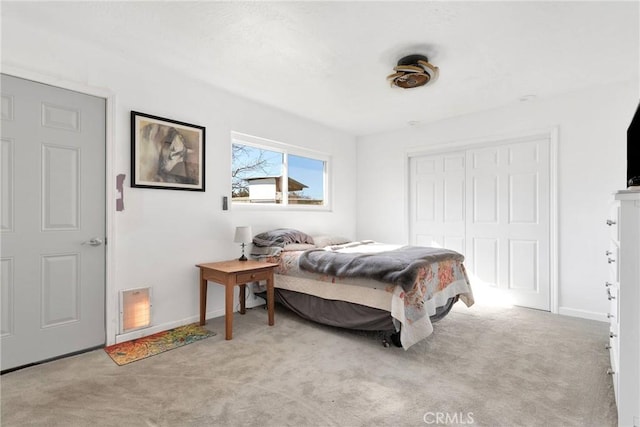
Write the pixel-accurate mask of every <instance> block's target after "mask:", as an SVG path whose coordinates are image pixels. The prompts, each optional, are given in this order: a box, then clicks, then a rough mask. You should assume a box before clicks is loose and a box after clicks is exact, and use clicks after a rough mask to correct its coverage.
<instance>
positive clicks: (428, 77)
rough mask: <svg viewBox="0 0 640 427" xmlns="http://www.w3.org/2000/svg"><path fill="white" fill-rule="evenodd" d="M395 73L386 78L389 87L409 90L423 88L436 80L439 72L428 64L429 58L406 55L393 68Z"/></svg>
mask: <svg viewBox="0 0 640 427" xmlns="http://www.w3.org/2000/svg"><path fill="white" fill-rule="evenodd" d="M393 70H394V71H395V73H393V74H390V75H388V76H387V80H389V82H390V83H391V86H397V87H401V88H403V89H411V88H414V87H420V86H424V85H426V84H427V83H429V82H434V81H436V80H437V79H438V74H439V73H440V70H439V69H438V67H436V66H434V65H432V64H430V63H429V58H427V57H426V56H424V55H417V54H414V55H408V56H405V57H402V58H400V60H398V65H396V66H395V67H393Z"/></svg>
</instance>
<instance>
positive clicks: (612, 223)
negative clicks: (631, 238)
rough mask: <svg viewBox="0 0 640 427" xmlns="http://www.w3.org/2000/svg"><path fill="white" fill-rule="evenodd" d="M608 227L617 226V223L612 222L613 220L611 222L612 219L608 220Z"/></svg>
mask: <svg viewBox="0 0 640 427" xmlns="http://www.w3.org/2000/svg"><path fill="white" fill-rule="evenodd" d="M607 225H608V226H609V227H611V226H612V225H616V222H615V221H612V220H610V219H608V220H607Z"/></svg>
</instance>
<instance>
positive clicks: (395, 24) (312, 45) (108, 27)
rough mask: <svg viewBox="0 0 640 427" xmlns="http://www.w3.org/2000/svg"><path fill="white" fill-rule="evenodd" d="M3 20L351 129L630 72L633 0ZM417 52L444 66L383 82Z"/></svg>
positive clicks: (135, 6)
mask: <svg viewBox="0 0 640 427" xmlns="http://www.w3.org/2000/svg"><path fill="white" fill-rule="evenodd" d="M2 20H3V22H6V21H7V20H24V21H29V23H31V24H33V25H37V26H39V27H40V28H44V29H49V28H51V31H57V32H60V33H63V34H64V35H67V36H71V37H76V38H78V37H79V38H82V39H84V40H87V41H88V42H91V43H96V44H99V45H101V46H103V47H104V48H105V49H109V50H112V51H113V52H115V53H117V54H119V55H124V56H126V57H132V58H136V59H138V60H142V61H147V62H149V63H155V64H158V65H160V66H163V67H169V68H173V69H176V70H178V71H180V72H182V73H184V74H186V75H188V76H190V77H192V78H195V79H199V80H201V81H204V82H207V83H210V84H212V85H215V86H218V87H221V88H224V89H225V90H227V91H230V92H232V93H236V94H239V95H241V96H243V97H246V98H250V99H252V100H255V101H258V102H260V103H264V104H268V105H271V106H275V107H277V108H279V109H281V110H285V111H288V112H292V113H294V114H296V115H299V116H302V117H306V118H309V119H312V120H314V121H317V122H320V123H323V124H325V125H328V126H331V127H333V128H337V129H340V130H344V131H346V132H349V133H351V134H354V135H366V134H373V133H378V132H384V131H390V130H396V129H401V128H405V127H407V126H410V125H416V124H418V125H419V124H420V123H425V122H429V121H433V120H439V119H443V118H447V117H452V116H457V115H462V114H468V113H472V112H476V111H480V110H487V109H492V108H497V107H502V106H505V105H509V104H513V105H515V104H517V103H519V102H522V101H521V100H520V99H521V98H522V97H527V96H528V95H533V96H535V98H534V100H533V101H531V102H536V101H535V99H541V98H546V97H550V96H553V95H554V94H558V93H564V92H569V91H572V90H578V89H583V88H585V87H589V86H592V85H600V84H607V83H612V82H619V81H629V80H634V81H638V78H639V77H638V73H639V71H638V68H639V65H638V62H639V61H640V59H639V44H640V41H639V37H640V36H639V4H638V2H612V1H605V2H590V1H589V2H580V1H571V2H559V1H553V2H540V1H528V2H522V1H507V2H494V1H472V2H459V1H449V2H433V1H422V2H417V1H414V2H398V1H385V2H368V1H355V2H341V1H329V2H311V1H297V2H264V1H258V2H215V1H200V2H182V1H170V2H148V1H144V2H107V1H101V2H9V1H3V2H2ZM413 53H420V54H426V55H427V56H428V57H429V59H430V62H432V63H433V64H434V65H436V66H438V67H439V68H440V78H439V79H438V81H436V82H435V83H433V84H430V85H427V86H425V87H421V88H416V89H400V88H392V87H390V85H389V84H388V82H387V81H386V76H387V75H388V74H391V73H392V71H393V66H394V65H396V62H397V60H398V59H399V58H401V57H402V56H404V55H407V54H413Z"/></svg>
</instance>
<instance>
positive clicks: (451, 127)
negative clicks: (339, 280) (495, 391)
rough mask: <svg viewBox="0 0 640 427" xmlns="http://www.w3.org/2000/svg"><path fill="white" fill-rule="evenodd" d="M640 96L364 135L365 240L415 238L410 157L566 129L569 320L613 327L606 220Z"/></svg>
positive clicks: (564, 300) (562, 194) (561, 201)
mask: <svg viewBox="0 0 640 427" xmlns="http://www.w3.org/2000/svg"><path fill="white" fill-rule="evenodd" d="M639 99H640V98H639V94H638V82H629V83H626V84H624V83H621V84H617V85H611V86H606V87H594V88H591V89H589V90H585V91H581V92H574V93H569V94H566V95H563V96H558V97H555V98H552V99H539V100H534V101H531V102H527V103H518V104H514V105H513V106H510V107H508V108H503V109H497V110H491V111H485V112H479V113H476V114H472V115H467V116H461V117H456V118H452V119H448V120H443V121H440V122H436V123H430V124H425V125H421V126H416V127H413V128H408V129H406V130H403V131H399V132H392V133H386V134H379V135H374V136H366V137H361V138H359V139H358V185H357V195H358V197H357V199H358V215H357V237H358V238H369V239H375V240H379V241H387V242H407V241H408V226H407V224H408V214H407V212H406V203H407V202H406V201H407V194H408V189H407V188H406V185H407V176H408V171H407V164H408V163H407V152H408V151H412V150H414V149H416V148H417V147H428V146H430V145H438V144H446V143H455V142H459V141H467V140H472V139H476V138H485V137H486V138H489V137H494V136H498V137H499V136H500V135H507V134H513V133H518V132H524V131H529V130H540V129H547V128H552V127H556V126H557V127H558V131H559V132H558V210H559V221H558V233H559V245H558V246H559V247H558V252H559V280H558V283H559V307H560V313H561V314H569V315H576V316H582V317H588V318H596V319H601V320H606V318H605V315H606V312H607V301H606V298H605V297H604V295H605V294H604V282H605V281H606V280H607V278H608V274H607V264H606V262H605V256H604V252H605V250H606V249H607V247H608V234H607V233H608V230H607V229H606V226H605V220H606V218H607V217H608V213H609V204H610V202H611V201H612V193H613V192H615V191H616V190H619V189H622V188H625V181H626V129H627V127H628V125H629V123H630V121H631V118H632V116H633V113H634V111H635V109H636V107H637V105H638V101H639ZM425 108H437V106H435V105H433V106H429V105H426V106H425ZM380 224H385V226H384V227H381V226H380Z"/></svg>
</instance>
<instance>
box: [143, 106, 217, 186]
mask: <svg viewBox="0 0 640 427" xmlns="http://www.w3.org/2000/svg"><path fill="white" fill-rule="evenodd" d="M204 154H205V127H204V126H198V125H194V124H190V123H185V122H181V121H177V120H172V119H167V118H164V117H158V116H153V115H151V114H145V113H141V112H138V111H131V186H132V187H139V188H156V189H165V190H187V191H205V156H204Z"/></svg>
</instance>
